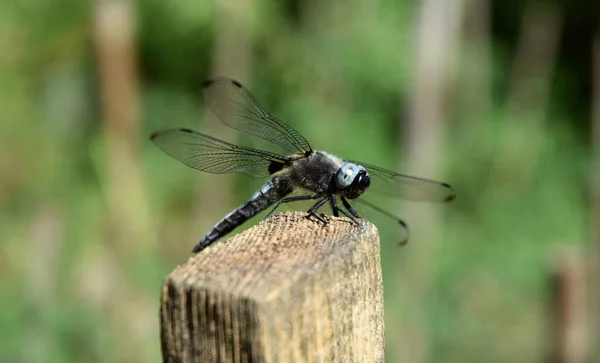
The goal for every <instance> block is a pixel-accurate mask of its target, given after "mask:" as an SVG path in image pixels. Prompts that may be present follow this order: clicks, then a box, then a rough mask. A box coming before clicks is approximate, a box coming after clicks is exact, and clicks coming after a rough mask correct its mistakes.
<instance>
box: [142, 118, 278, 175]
mask: <svg viewBox="0 0 600 363" xmlns="http://www.w3.org/2000/svg"><path fill="white" fill-rule="evenodd" d="M150 139H151V140H152V141H153V142H154V143H155V144H156V145H157V146H158V147H160V148H161V149H162V150H163V151H164V152H165V153H167V154H168V155H170V156H172V157H173V158H175V159H177V160H179V161H180V162H182V163H183V164H185V165H187V166H189V167H191V168H194V169H197V170H201V171H205V172H207V173H213V174H225V173H234V172H241V173H246V174H249V175H252V176H257V177H264V176H268V175H270V174H271V173H270V172H269V170H273V169H272V168H273V167H274V164H280V165H281V164H285V163H286V160H287V158H286V157H284V156H280V155H277V154H275V153H270V152H267V151H262V150H257V149H252V148H247V147H241V146H237V145H234V144H230V143H228V142H225V141H222V140H219V139H215V138H214V137H211V136H208V135H205V134H202V133H200V132H196V131H193V130H189V129H184V128H179V129H171V130H164V131H159V132H156V133H154V134H152V136H150ZM275 169H277V170H279V169H281V167H279V168H275Z"/></svg>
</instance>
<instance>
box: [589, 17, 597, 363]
mask: <svg viewBox="0 0 600 363" xmlns="http://www.w3.org/2000/svg"><path fill="white" fill-rule="evenodd" d="M592 46H593V50H592V56H593V60H592V67H593V71H592V73H593V81H592V82H593V93H592V120H591V124H592V158H591V159H592V160H591V164H590V175H589V176H590V186H589V194H590V199H591V200H590V202H591V203H590V204H591V205H590V207H591V209H590V216H589V217H590V219H589V224H590V238H591V241H590V242H591V243H590V246H591V249H592V253H591V277H590V278H589V281H590V282H592V281H594V283H590V285H589V288H590V290H591V291H590V297H591V302H590V318H591V319H590V321H591V324H590V325H591V327H590V328H591V330H590V337H591V340H592V341H591V342H590V344H591V352H592V359H593V358H595V360H593V361H594V362H600V284H599V283H598V281H599V280H600V29H598V33H597V34H596V37H595V39H594V43H593V45H592Z"/></svg>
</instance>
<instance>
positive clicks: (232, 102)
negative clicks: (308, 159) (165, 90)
mask: <svg viewBox="0 0 600 363" xmlns="http://www.w3.org/2000/svg"><path fill="white" fill-rule="evenodd" d="M203 93H204V100H205V101H206V104H207V105H208V107H209V108H210V109H211V110H212V112H213V113H214V114H215V115H217V117H218V118H219V119H220V120H221V121H222V122H223V123H224V124H225V125H227V126H229V127H231V128H233V129H236V130H239V131H242V132H246V133H249V134H252V135H254V136H258V137H260V138H263V139H265V140H268V141H270V142H272V143H275V144H278V145H281V146H282V147H283V148H284V149H286V150H288V151H290V152H292V153H296V152H298V151H300V152H301V153H303V154H307V153H310V152H311V151H312V149H311V147H310V145H309V144H308V141H306V139H305V138H304V137H303V136H302V135H300V133H299V132H298V131H296V130H295V129H294V128H292V127H291V126H289V125H287V124H285V123H283V122H282V121H281V120H279V119H277V118H276V117H274V116H272V115H271V114H270V113H269V112H268V111H267V110H265V108H264V107H263V106H261V104H260V103H259V102H258V101H257V100H256V99H255V98H254V96H252V94H251V93H250V92H249V91H248V90H247V89H246V88H245V87H244V86H242V85H241V84H240V83H239V82H237V81H234V80H232V79H229V78H213V79H209V80H207V81H205V82H204V84H203Z"/></svg>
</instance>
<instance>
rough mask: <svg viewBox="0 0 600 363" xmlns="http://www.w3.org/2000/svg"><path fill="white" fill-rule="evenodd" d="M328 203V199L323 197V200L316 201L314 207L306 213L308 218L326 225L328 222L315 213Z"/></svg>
mask: <svg viewBox="0 0 600 363" xmlns="http://www.w3.org/2000/svg"><path fill="white" fill-rule="evenodd" d="M328 201H329V198H328V197H325V198H323V199H321V200H320V201H318V202H317V203H315V205H313V206H312V207H310V209H309V210H308V211H307V212H306V213H308V216H307V217H308V218H310V217H315V218H316V219H318V220H319V221H320V222H321V223H323V224H328V222H327V221H326V220H325V219H324V218H323V217H321V216H320V215H318V214H317V213H315V212H316V210H317V209H319V208H321V207H322V206H323V204H325V203H327V202H328Z"/></svg>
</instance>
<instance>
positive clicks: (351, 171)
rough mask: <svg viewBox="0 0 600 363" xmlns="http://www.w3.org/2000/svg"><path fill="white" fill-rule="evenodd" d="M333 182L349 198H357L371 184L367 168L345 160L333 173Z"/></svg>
mask: <svg viewBox="0 0 600 363" xmlns="http://www.w3.org/2000/svg"><path fill="white" fill-rule="evenodd" d="M335 183H336V186H337V187H338V189H339V190H343V191H344V195H345V196H346V197H348V198H350V199H354V198H358V196H360V195H361V194H362V193H363V192H364V191H365V190H366V189H367V188H368V187H369V185H371V179H370V178H369V173H367V170H366V169H365V168H363V167H362V166H360V165H356V164H354V163H350V162H345V163H344V164H342V166H341V167H340V168H339V169H338V171H337V173H336V174H335Z"/></svg>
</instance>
